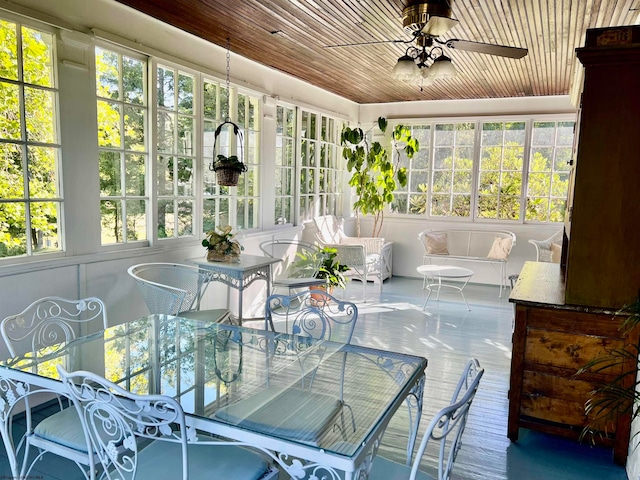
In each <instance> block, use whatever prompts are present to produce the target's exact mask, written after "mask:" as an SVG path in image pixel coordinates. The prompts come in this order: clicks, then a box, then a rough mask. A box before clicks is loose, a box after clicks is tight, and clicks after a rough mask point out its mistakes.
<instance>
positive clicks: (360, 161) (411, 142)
mask: <svg viewBox="0 0 640 480" xmlns="http://www.w3.org/2000/svg"><path fill="white" fill-rule="evenodd" d="M377 126H378V128H379V129H380V131H381V132H382V133H385V132H386V130H387V120H386V119H385V118H384V117H380V118H378V123H377ZM340 143H341V145H342V146H343V147H344V148H343V150H342V156H343V158H345V159H346V160H347V170H348V171H349V172H350V173H351V179H350V180H349V185H351V186H352V187H353V188H354V189H355V193H356V196H357V199H356V201H355V202H354V204H353V209H354V211H355V213H356V221H357V230H358V236H360V216H359V214H360V213H361V214H363V215H367V214H371V215H373V217H374V224H373V236H374V237H377V236H379V235H380V231H381V230H382V223H383V221H384V209H385V207H386V206H387V205H389V204H391V203H392V202H393V199H394V196H393V192H395V191H396V190H398V184H399V185H400V186H402V187H405V186H406V185H407V169H406V168H405V167H403V166H400V160H401V155H400V154H401V152H402V151H404V152H405V153H406V155H407V157H408V158H409V159H411V158H413V156H414V154H415V153H416V152H417V151H418V150H419V149H420V144H419V142H418V140H417V139H416V138H414V137H413V136H412V135H411V129H410V128H409V127H406V126H404V125H396V126H395V128H394V129H393V133H392V143H393V147H394V153H395V154H394V155H391V158H390V156H389V154H388V153H387V150H386V149H385V148H384V147H383V146H382V145H381V144H380V142H377V141H376V142H373V143H371V145H369V141H368V139H367V134H365V132H363V130H362V129H361V128H349V127H346V126H345V127H344V128H343V129H342V133H341V135H340Z"/></svg>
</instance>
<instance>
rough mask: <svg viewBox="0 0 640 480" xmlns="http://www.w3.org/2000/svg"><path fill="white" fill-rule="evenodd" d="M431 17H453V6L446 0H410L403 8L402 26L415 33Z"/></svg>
mask: <svg viewBox="0 0 640 480" xmlns="http://www.w3.org/2000/svg"><path fill="white" fill-rule="evenodd" d="M431 17H445V18H451V6H450V5H449V2H447V1H446V0H432V1H430V2H410V3H409V5H407V6H406V7H404V9H403V10H402V28H403V29H404V30H405V32H407V33H409V34H413V33H415V32H419V31H421V30H422V28H423V27H424V26H425V25H426V24H427V22H428V21H429V19H430V18H431Z"/></svg>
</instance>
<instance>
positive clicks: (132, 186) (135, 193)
mask: <svg viewBox="0 0 640 480" xmlns="http://www.w3.org/2000/svg"><path fill="white" fill-rule="evenodd" d="M95 61H96V95H97V107H98V151H99V162H100V221H101V226H102V233H101V238H102V244H103V245H107V244H123V243H130V242H135V241H140V240H146V239H147V231H148V225H147V204H148V200H149V198H148V194H147V188H146V175H147V164H148V160H147V159H148V150H147V143H146V135H145V131H146V119H147V94H146V92H147V87H146V83H147V82H146V70H147V62H146V60H143V59H137V58H133V57H130V56H126V55H123V54H121V53H118V52H114V51H111V50H107V49H104V48H101V47H96V50H95Z"/></svg>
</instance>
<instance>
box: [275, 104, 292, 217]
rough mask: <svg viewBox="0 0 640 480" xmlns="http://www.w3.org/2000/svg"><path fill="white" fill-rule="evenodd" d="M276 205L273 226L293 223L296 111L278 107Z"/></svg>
mask: <svg viewBox="0 0 640 480" xmlns="http://www.w3.org/2000/svg"><path fill="white" fill-rule="evenodd" d="M276 117H277V119H276V204H275V224H276V225H284V224H287V223H293V214H294V206H295V204H294V201H295V198H294V195H295V188H294V179H295V174H296V163H295V141H296V137H295V129H296V111H295V110H294V109H293V108H288V107H283V106H280V105H278V107H277V113H276Z"/></svg>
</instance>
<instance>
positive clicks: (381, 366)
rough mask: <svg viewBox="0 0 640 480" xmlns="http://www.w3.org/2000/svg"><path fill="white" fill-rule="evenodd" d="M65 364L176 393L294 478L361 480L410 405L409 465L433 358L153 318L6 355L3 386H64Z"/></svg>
mask: <svg viewBox="0 0 640 480" xmlns="http://www.w3.org/2000/svg"><path fill="white" fill-rule="evenodd" d="M57 364H61V365H63V366H64V367H65V368H66V369H67V370H68V371H73V370H87V371H91V372H94V373H97V374H100V375H101V376H104V377H105V378H107V379H108V380H111V381H113V382H115V383H117V384H119V385H120V386H121V387H123V388H125V389H127V390H129V391H131V392H134V393H137V394H151V393H153V394H156V393H160V394H164V395H169V396H172V397H174V398H176V399H178V401H179V402H180V404H181V405H182V407H183V408H184V410H185V413H187V418H188V420H187V421H188V423H189V424H190V425H191V426H194V427H196V428H197V429H200V430H202V431H204V432H208V433H211V434H214V435H219V436H220V437H224V438H228V439H232V440H235V441H237V442H239V443H241V444H242V443H245V444H248V445H252V446H253V447H255V448H258V449H260V450H262V451H263V452H264V453H266V454H267V455H269V456H270V457H271V458H272V459H273V460H274V461H275V462H277V463H278V466H279V467H280V468H282V469H284V470H286V471H287V473H288V474H289V475H290V476H291V478H294V479H302V478H312V477H313V476H316V477H317V478H322V477H323V476H324V477H326V478H332V479H337V478H345V479H353V478H358V479H361V478H367V475H368V470H369V468H370V464H371V461H372V459H373V457H374V456H375V454H376V451H377V448H378V445H379V442H380V438H381V436H382V434H383V432H384V430H385V428H386V426H387V424H388V422H389V420H390V419H391V417H392V416H393V414H394V413H395V412H396V411H397V410H398V409H399V408H400V407H401V406H402V405H403V404H406V405H407V407H408V408H409V426H408V427H409V434H408V438H409V441H408V445H407V461H408V462H409V461H410V458H411V456H412V453H413V447H414V443H415V438H416V434H417V430H418V423H419V419H420V414H421V410H422V396H423V390H424V375H425V369H426V366H427V360H426V359H425V358H423V357H418V356H412V355H405V354H400V353H394V352H388V351H383V350H377V349H372V348H367V347H362V346H357V345H345V344H340V343H335V342H330V341H326V340H315V339H312V338H309V337H303V336H296V335H288V334H283V333H277V332H270V331H264V330H256V329H250V328H245V327H238V326H235V325H226V324H216V323H210V322H201V321H197V320H192V319H186V318H180V317H173V316H168V315H151V316H148V317H145V318H142V319H139V320H136V321H132V322H129V323H124V324H121V325H118V326H114V327H111V328H108V329H106V330H104V331H101V332H98V333H94V334H91V335H87V336H83V337H79V338H76V339H75V340H72V341H70V342H68V343H67V344H61V345H56V346H55V347H53V348H52V347H48V348H47V349H46V350H44V351H39V352H30V353H27V354H24V355H22V356H18V357H15V358H12V359H8V360H5V361H3V362H1V363H0V380H1V379H2V378H3V377H4V378H9V379H12V380H14V381H15V380H19V381H24V382H27V383H29V384H31V385H36V386H40V387H45V388H52V389H53V390H55V389H56V388H58V389H60V388H61V383H60V382H59V381H58V375H57V371H56V365H57ZM403 408H404V407H403Z"/></svg>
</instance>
